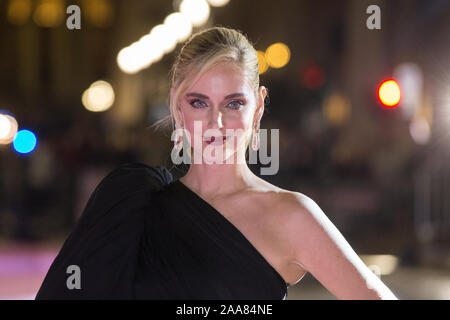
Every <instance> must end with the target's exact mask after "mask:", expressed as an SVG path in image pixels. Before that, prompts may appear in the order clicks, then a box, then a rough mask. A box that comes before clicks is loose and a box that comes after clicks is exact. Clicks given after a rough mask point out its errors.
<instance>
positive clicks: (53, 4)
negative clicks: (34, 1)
mask: <svg viewBox="0 0 450 320" xmlns="http://www.w3.org/2000/svg"><path fill="white" fill-rule="evenodd" d="M65 14H66V11H65V7H64V3H63V1H62V0H40V1H39V3H38V5H37V7H36V10H35V11H34V14H33V20H34V22H36V24H37V25H38V26H40V27H45V28H52V27H56V26H58V25H60V24H61V23H62V22H63V21H64V18H65Z"/></svg>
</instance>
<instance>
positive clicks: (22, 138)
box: [13, 130, 37, 153]
mask: <svg viewBox="0 0 450 320" xmlns="http://www.w3.org/2000/svg"><path fill="white" fill-rule="evenodd" d="M36 142H37V140H36V136H35V135H34V133H33V132H31V131H30V130H20V131H18V132H17V135H16V137H15V138H14V141H13V146H14V150H16V151H17V152H19V153H30V152H31V151H33V150H34V148H35V147H36Z"/></svg>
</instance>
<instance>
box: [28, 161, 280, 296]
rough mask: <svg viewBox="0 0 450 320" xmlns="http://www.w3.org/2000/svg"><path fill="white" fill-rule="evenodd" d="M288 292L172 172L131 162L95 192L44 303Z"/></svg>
mask: <svg viewBox="0 0 450 320" xmlns="http://www.w3.org/2000/svg"><path fill="white" fill-rule="evenodd" d="M70 266H76V267H77V268H78V271H79V272H78V276H79V279H78V280H79V286H76V287H74V286H73V285H69V284H68V282H70V281H68V279H69V277H72V276H73V274H74V273H73V270H74V269H70V268H69V267H70ZM72 268H73V267H72ZM288 286H289V285H288V284H287V283H286V282H285V281H284V280H283V278H282V277H281V275H280V274H279V273H278V272H277V271H276V270H275V269H274V268H273V267H272V266H271V265H270V264H269V263H268V261H267V260H266V259H265V258H264V257H263V256H262V255H261V253H260V252H259V251H258V250H257V249H256V248H255V247H254V246H253V245H252V244H251V243H250V242H249V241H248V240H247V238H246V237H245V236H244V235H243V234H242V233H241V232H240V231H239V229H237V227H235V226H234V225H233V224H232V223H231V222H230V221H229V220H227V219H226V218H225V217H224V216H223V215H222V214H221V213H220V212H218V211H217V210H216V209H214V208H213V207H212V206H211V205H210V204H208V203H207V202H206V201H205V200H203V199H202V198H201V197H200V196H199V195H197V194H196V193H195V192H193V191H192V190H191V189H189V188H188V187H187V186H185V185H184V184H183V183H182V182H180V181H179V180H174V179H173V176H172V174H171V173H170V172H169V171H168V170H167V169H166V168H165V167H163V166H159V167H154V166H149V165H146V164H142V163H129V164H124V165H121V166H120V167H118V168H116V169H114V170H113V171H111V172H110V173H109V174H108V175H107V176H106V177H105V178H103V180H102V181H101V182H100V183H99V185H98V186H97V188H96V189H95V190H94V192H93V193H92V195H91V196H90V198H89V201H88V202H87V204H86V207H85V208H84V210H83V212H82V214H81V216H80V218H79V219H78V221H77V224H76V226H75V228H74V230H73V231H72V232H71V233H70V235H69V237H68V238H67V239H66V241H65V242H64V244H63V246H62V248H61V250H60V251H59V253H58V255H57V256H56V258H55V259H54V261H53V263H52V265H51V266H50V268H49V270H48V272H47V274H46V276H45V279H44V281H43V283H42V285H41V287H40V289H39V291H38V293H37V295H36V299H127V300H128V299H148V300H180V299H183V300H184V299H186V300H191V299H194V300H198V299H204V300H242V299H248V300H255V299H256V300H284V299H286V297H287V289H288Z"/></svg>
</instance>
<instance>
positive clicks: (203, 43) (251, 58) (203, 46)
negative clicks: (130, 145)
mask: <svg viewBox="0 0 450 320" xmlns="http://www.w3.org/2000/svg"><path fill="white" fill-rule="evenodd" d="M224 61H228V62H234V63H235V64H236V65H237V66H238V67H240V68H241V69H242V70H243V71H244V74H245V76H246V78H247V80H248V81H249V82H248V83H249V84H250V85H251V86H252V87H253V88H254V89H255V92H257V90H258V87H259V65H258V55H257V53H256V50H255V48H254V47H253V45H252V44H251V43H250V41H249V40H248V38H247V37H246V36H245V35H244V34H243V33H242V32H240V31H238V30H234V29H229V28H224V27H213V28H209V29H206V30H203V31H201V32H198V33H196V34H194V35H192V36H191V37H190V38H189V39H188V40H187V41H186V42H185V43H184V45H183V47H182V48H181V50H180V53H179V54H178V57H177V59H176V61H175V63H174V64H173V66H172V70H171V77H170V78H171V88H172V89H174V95H173V96H172V94H170V98H169V109H170V114H169V115H168V116H166V117H165V118H163V119H161V120H159V121H157V122H156V123H155V124H154V125H153V126H157V127H160V126H162V125H167V124H168V123H171V124H172V130H173V129H174V127H175V123H176V122H177V121H179V119H177V118H176V113H177V105H178V100H179V96H180V94H182V93H183V92H184V91H185V90H186V89H187V88H189V86H190V85H191V84H192V83H194V82H195V81H196V80H197V79H198V77H200V75H201V74H202V73H203V72H205V71H206V70H208V69H210V68H211V67H213V66H215V65H216V64H218V63H219V62H224ZM178 123H179V122H178Z"/></svg>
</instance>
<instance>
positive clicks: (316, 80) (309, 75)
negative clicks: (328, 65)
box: [301, 64, 325, 90]
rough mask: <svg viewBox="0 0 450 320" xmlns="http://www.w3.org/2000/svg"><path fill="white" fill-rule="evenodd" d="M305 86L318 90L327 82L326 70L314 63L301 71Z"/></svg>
mask: <svg viewBox="0 0 450 320" xmlns="http://www.w3.org/2000/svg"><path fill="white" fill-rule="evenodd" d="M301 81H302V83H303V86H305V87H306V88H307V89H309V90H317V89H319V88H320V87H322V85H323V84H324V82H325V72H324V71H323V70H322V68H320V67H319V66H317V65H315V64H313V65H310V66H308V67H307V68H306V69H305V70H304V71H303V72H302V73H301Z"/></svg>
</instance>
